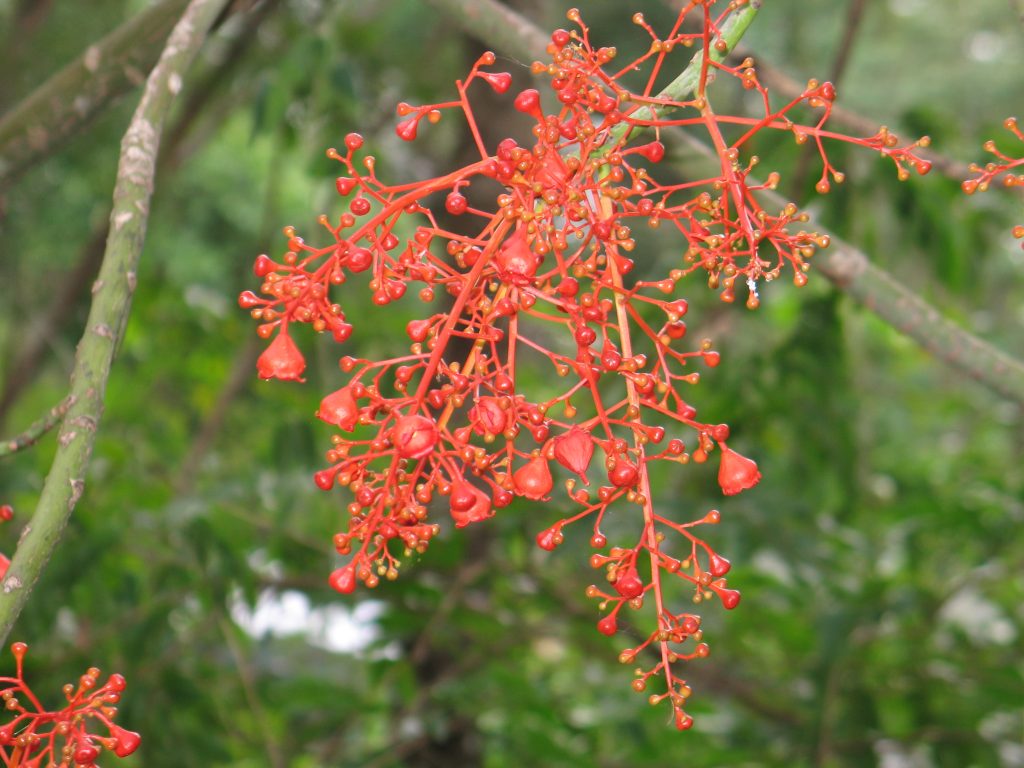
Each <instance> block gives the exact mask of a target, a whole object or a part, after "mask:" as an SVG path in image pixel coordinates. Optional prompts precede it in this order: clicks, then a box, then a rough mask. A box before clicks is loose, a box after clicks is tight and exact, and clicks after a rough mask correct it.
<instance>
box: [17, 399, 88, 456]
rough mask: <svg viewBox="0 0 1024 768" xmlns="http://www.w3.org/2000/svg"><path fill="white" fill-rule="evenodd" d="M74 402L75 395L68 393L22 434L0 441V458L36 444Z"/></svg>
mask: <svg viewBox="0 0 1024 768" xmlns="http://www.w3.org/2000/svg"><path fill="white" fill-rule="evenodd" d="M73 403H74V399H73V396H72V395H68V396H67V397H65V398H64V399H63V400H61V401H60V402H59V403H57V405H55V406H53V408H51V409H50V410H49V411H47V412H46V414H45V415H44V416H41V417H40V418H38V419H36V420H35V421H34V422H32V424H31V425H30V426H29V427H28V429H26V430H25V431H24V432H22V433H21V434H20V435H17V436H16V437H12V438H10V439H9V440H4V441H3V442H0V459H2V458H3V457H5V456H10V455H11V454H12V453H17V452H18V451H23V450H25V449H26V448H29V447H31V446H33V445H35V444H36V441H37V440H39V438H41V437H42V436H43V435H45V434H46V433H47V432H49V431H50V430H51V429H53V428H54V427H55V426H57V424H58V422H60V420H61V419H63V418H64V414H66V413H67V412H68V408H70V407H71V405H72V404H73Z"/></svg>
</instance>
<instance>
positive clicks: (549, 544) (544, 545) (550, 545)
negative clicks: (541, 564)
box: [537, 526, 564, 552]
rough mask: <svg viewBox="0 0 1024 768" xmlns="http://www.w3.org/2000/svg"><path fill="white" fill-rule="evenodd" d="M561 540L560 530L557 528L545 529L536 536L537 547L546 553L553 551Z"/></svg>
mask: <svg viewBox="0 0 1024 768" xmlns="http://www.w3.org/2000/svg"><path fill="white" fill-rule="evenodd" d="M563 540H564V539H563V537H562V529H561V528H559V527H558V526H553V527H551V528H546V529H544V530H543V531H541V532H540V533H538V534H537V546H538V547H540V548H541V549H546V550H547V551H548V552H551V551H552V550H554V549H555V548H556V547H557V546H558V545H559V544H561V543H562V541H563Z"/></svg>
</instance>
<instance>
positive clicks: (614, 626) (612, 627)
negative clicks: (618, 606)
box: [597, 613, 619, 637]
mask: <svg viewBox="0 0 1024 768" xmlns="http://www.w3.org/2000/svg"><path fill="white" fill-rule="evenodd" d="M597 631H598V632H600V633H601V634H602V635H607V636H608V637H611V636H612V635H614V634H615V633H616V632H618V631H619V622H618V621H617V620H616V618H615V614H614V613H609V614H608V615H607V616H605V617H604V618H603V619H601V620H600V621H599V622H597Z"/></svg>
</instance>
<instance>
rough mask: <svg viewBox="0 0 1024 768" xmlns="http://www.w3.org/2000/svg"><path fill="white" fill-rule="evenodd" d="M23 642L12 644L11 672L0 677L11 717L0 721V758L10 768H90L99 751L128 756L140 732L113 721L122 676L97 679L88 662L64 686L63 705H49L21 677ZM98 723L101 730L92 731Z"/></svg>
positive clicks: (97, 673)
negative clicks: (53, 707) (75, 678)
mask: <svg viewBox="0 0 1024 768" xmlns="http://www.w3.org/2000/svg"><path fill="white" fill-rule="evenodd" d="M27 651H28V646H27V645H25V643H14V644H13V645H12V646H11V652H12V653H13V654H14V659H15V662H16V663H17V673H16V675H15V676H14V677H0V698H3V701H4V709H5V710H6V711H7V713H8V714H9V715H13V719H12V720H10V721H8V722H7V723H4V724H3V725H2V726H0V759H3V764H4V765H5V766H11V768H14V767H15V766H17V768H54V767H55V766H56V768H90V767H94V766H96V764H97V763H96V761H97V760H98V759H99V758H100V756H101V755H102V754H103V752H104V750H106V751H107V752H111V753H113V754H114V755H116V756H117V757H127V756H128V755H130V754H132V753H133V752H134V751H135V750H136V749H137V748H138V746H139V742H140V741H141V739H140V737H139V734H137V733H135V732H134V731H129V730H126V729H124V728H122V727H121V726H119V725H117V724H116V723H115V722H114V718H115V717H116V716H117V707H116V704H117V703H118V701H120V699H121V692H122V691H123V690H124V688H125V680H124V678H123V677H122V676H121V675H117V674H114V675H111V676H110V677H108V678H107V681H106V682H105V683H103V684H102V685H98V684H99V679H100V671H99V670H98V669H96V668H95V667H93V668H92V669H89V670H88V671H87V672H86V673H85V674H84V675H82V676H81V677H80V678H79V679H78V685H77V686H75V685H73V684H71V683H68V684H67V685H65V686H64V696H65V698H66V699H67V704H66V705H65V706H64V707H62V708H61V709H58V710H52V711H51V710H48V709H47V708H46V707H44V706H43V705H42V703H40V701H39V699H38V698H37V697H36V695H35V694H34V693H33V692H32V689H31V688H29V686H28V684H27V683H26V682H25V678H24V675H23V673H22V664H23V662H24V659H25V653H26V652H27ZM97 726H99V728H100V729H101V730H102V731H103V732H105V733H106V735H105V736H104V735H101V733H97V732H95V730H91V729H95V728H96V727H97Z"/></svg>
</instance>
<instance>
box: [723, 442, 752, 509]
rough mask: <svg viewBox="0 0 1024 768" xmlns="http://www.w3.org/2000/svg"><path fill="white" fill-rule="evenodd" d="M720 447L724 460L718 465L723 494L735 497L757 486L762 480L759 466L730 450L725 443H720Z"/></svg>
mask: <svg viewBox="0 0 1024 768" xmlns="http://www.w3.org/2000/svg"><path fill="white" fill-rule="evenodd" d="M720 445H721V447H722V459H721V463H720V464H719V465H718V484H719V485H720V486H722V493H724V494H725V495H726V496H735V495H736V494H737V493H739V492H740V491H745V490H747V489H748V488H753V487H754V486H755V485H757V483H758V481H759V480H760V479H761V473H760V472H759V471H758V470H757V464H755V463H754V462H753V461H752V460H751V459H748V458H747V457H746V456H743V455H742V454H739V453H736V451H734V450H732V449H731V448H728V447H727V446H726V444H725V443H720Z"/></svg>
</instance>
